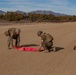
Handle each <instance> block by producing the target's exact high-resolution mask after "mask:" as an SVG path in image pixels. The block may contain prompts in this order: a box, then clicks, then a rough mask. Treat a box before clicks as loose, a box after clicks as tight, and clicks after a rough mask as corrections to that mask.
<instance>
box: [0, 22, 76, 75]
mask: <svg viewBox="0 0 76 75" xmlns="http://www.w3.org/2000/svg"><path fill="white" fill-rule="evenodd" d="M11 27H16V28H20V29H21V45H28V46H29V47H31V46H32V47H36V48H38V47H39V46H38V45H39V44H40V41H41V39H40V37H38V36H37V31H39V30H42V31H44V32H46V33H50V34H51V35H52V36H53V37H54V46H55V48H56V52H53V51H52V52H50V53H45V52H26V51H18V50H15V49H10V50H8V48H7V38H6V37H5V35H4V31H6V30H7V29H8V28H11ZM75 45H76V23H75V22H74V23H73V22H72V23H71V22H68V23H29V24H28V23H25V24H23V23H22V24H14V25H13V24H12V25H7V26H0V75H76V50H73V48H74V46H75Z"/></svg>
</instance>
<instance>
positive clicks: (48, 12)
mask: <svg viewBox="0 0 76 75" xmlns="http://www.w3.org/2000/svg"><path fill="white" fill-rule="evenodd" d="M29 13H35V14H47V15H49V14H52V15H55V16H65V15H66V14H61V13H55V12H53V11H45V10H37V11H31V12H29Z"/></svg>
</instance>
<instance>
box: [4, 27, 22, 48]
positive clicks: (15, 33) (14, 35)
mask: <svg viewBox="0 0 76 75" xmlns="http://www.w3.org/2000/svg"><path fill="white" fill-rule="evenodd" d="M20 32H21V30H20V29H18V28H10V29H8V31H6V32H5V35H6V36H7V38H8V39H7V41H8V48H10V45H11V46H12V47H13V46H14V45H13V39H15V46H19V43H20Z"/></svg>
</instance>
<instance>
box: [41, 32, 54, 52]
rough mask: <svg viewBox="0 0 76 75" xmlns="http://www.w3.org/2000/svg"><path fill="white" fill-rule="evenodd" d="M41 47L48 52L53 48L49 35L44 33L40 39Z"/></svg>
mask: <svg viewBox="0 0 76 75" xmlns="http://www.w3.org/2000/svg"><path fill="white" fill-rule="evenodd" d="M41 40H42V42H41V45H42V46H43V48H44V49H45V50H46V49H47V50H48V51H49V52H50V49H51V48H52V46H53V37H52V36H51V35H50V34H46V33H44V34H43V36H42V37H41Z"/></svg>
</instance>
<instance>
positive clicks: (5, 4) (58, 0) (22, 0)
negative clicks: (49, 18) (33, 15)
mask: <svg viewBox="0 0 76 75" xmlns="http://www.w3.org/2000/svg"><path fill="white" fill-rule="evenodd" d="M0 10H3V11H16V10H20V11H24V12H30V11H35V10H47V11H53V12H57V13H64V14H69V15H76V0H0Z"/></svg>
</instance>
